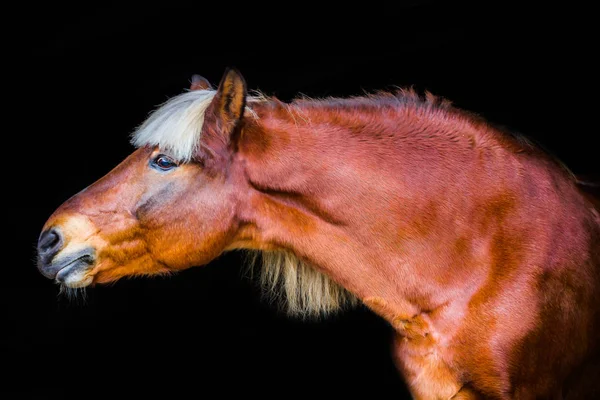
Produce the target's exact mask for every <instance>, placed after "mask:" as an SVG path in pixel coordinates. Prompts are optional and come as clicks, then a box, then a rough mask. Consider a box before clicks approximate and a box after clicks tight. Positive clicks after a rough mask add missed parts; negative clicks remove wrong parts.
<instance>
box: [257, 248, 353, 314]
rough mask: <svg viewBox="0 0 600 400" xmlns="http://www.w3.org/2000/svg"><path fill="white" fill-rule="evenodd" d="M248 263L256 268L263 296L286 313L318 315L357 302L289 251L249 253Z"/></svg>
mask: <svg viewBox="0 0 600 400" xmlns="http://www.w3.org/2000/svg"><path fill="white" fill-rule="evenodd" d="M249 265H250V267H258V268H260V283H261V286H262V288H263V295H264V296H265V297H267V298H268V299H269V300H271V301H273V302H275V303H277V305H279V306H280V307H281V308H283V309H284V310H285V311H286V312H287V314H288V315H291V316H299V317H302V318H309V317H319V316H324V315H327V314H331V313H334V312H337V311H339V310H341V309H343V308H345V307H346V306H355V305H356V304H358V299H357V298H356V297H355V296H354V295H353V294H351V293H350V292H348V291H347V290H346V289H344V288H343V287H341V286H340V285H338V284H337V283H335V282H334V281H332V280H331V278H329V277H328V276H327V275H325V274H323V273H322V272H320V271H318V270H317V269H315V267H313V266H312V265H310V264H308V263H306V262H304V261H301V260H300V259H299V258H298V257H296V256H295V255H294V254H293V253H291V252H289V251H255V252H251V253H250V262H249Z"/></svg>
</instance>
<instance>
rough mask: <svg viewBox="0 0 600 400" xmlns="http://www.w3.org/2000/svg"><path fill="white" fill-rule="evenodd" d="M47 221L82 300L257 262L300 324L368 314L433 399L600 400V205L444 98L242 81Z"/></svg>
mask: <svg viewBox="0 0 600 400" xmlns="http://www.w3.org/2000/svg"><path fill="white" fill-rule="evenodd" d="M131 141H132V143H133V145H135V147H136V150H135V151H134V152H133V153H132V154H131V155H129V156H128V157H127V158H126V159H125V160H124V161H122V162H121V163H120V164H119V165H118V166H116V167H115V168H114V169H113V170H112V171H111V172H109V173H108V174H107V175H106V176H104V177H102V178H101V179H99V180H98V181H97V182H95V183H93V184H92V185H91V186H89V187H87V188H86V189H84V190H83V191H81V192H79V193H78V194H76V195H75V196H73V197H72V198H70V199H68V200H67V201H66V202H65V203H63V204H62V205H61V206H60V207H59V208H58V209H57V210H56V211H55V212H54V213H53V214H52V215H51V216H50V218H49V219H48V221H47V222H46V223H45V225H44V226H43V228H42V233H41V235H40V237H39V242H38V248H37V250H38V269H39V271H40V272H41V273H42V274H43V275H44V276H46V277H47V278H50V279H53V280H54V281H55V282H57V283H58V284H60V285H61V287H66V288H83V287H87V286H93V285H97V284H105V283H108V282H114V281H116V280H118V279H119V278H122V277H125V276H150V275H161V274H172V273H176V272H177V271H181V270H184V269H187V268H190V267H193V266H202V265H206V264H208V263H210V262H211V260H214V259H215V258H216V257H218V256H219V255H221V254H223V253H225V252H229V251H233V250H245V251H248V252H250V253H251V254H253V255H254V256H255V257H254V259H255V260H256V266H257V269H258V271H259V272H260V274H259V276H260V278H259V280H260V282H261V283H262V285H263V287H264V289H265V292H266V293H271V294H272V295H273V296H276V297H277V298H279V299H283V301H284V307H285V309H286V310H287V312H288V313H289V314H290V315H296V316H299V317H301V318H310V317H315V316H324V315H328V314H331V313H335V312H338V311H340V310H343V309H348V308H350V307H353V306H356V305H364V306H366V307H368V308H369V309H370V310H372V311H373V312H374V313H376V314H377V315H379V316H380V317H381V318H383V319H385V320H386V321H387V322H388V323H389V325H390V326H391V329H392V330H393V333H394V335H393V336H394V339H393V346H392V348H393V359H394V362H395V365H396V367H397V370H398V372H399V375H400V376H401V377H402V379H403V380H404V382H405V383H406V385H407V386H408V388H409V390H410V393H411V395H412V396H413V398H415V399H482V398H490V399H508V398H514V399H534V398H552V399H561V398H565V399H579V398H592V397H594V396H599V395H600V384H599V381H600V379H598V377H600V345H599V343H600V340H598V339H599V338H600V246H599V244H600V213H599V210H600V203H599V202H598V199H597V198H595V197H594V196H589V195H588V194H586V193H585V192H584V191H583V190H582V188H581V185H579V184H578V181H577V179H576V177H575V176H574V174H572V173H571V172H570V171H569V169H568V168H567V167H566V166H564V165H563V164H562V163H561V162H560V161H559V160H557V158H556V157H554V156H552V155H550V154H549V153H548V152H546V151H544V150H543V149H541V147H540V146H538V145H535V144H533V143H532V142H531V141H529V140H527V139H525V138H524V137H522V136H519V135H516V134H513V133H511V132H509V131H507V130H506V129H503V128H499V127H497V126H495V125H494V124H492V123H490V122H487V121H486V120H485V119H484V118H483V117H481V116H479V115H477V114H474V113H470V112H468V111H464V110H461V109H459V108H457V107H455V106H453V105H452V104H451V103H450V102H449V101H447V100H445V99H443V98H441V97H437V96H434V95H432V94H430V93H429V92H426V93H424V94H420V93H417V92H416V91H415V90H412V89H410V90H405V89H395V90H394V91H382V92H375V93H370V94H363V95H361V96H355V97H344V98H322V99H312V98H308V97H299V98H296V99H294V100H292V101H288V102H283V101H281V100H279V99H277V98H276V97H273V96H267V95H265V94H262V93H259V92H251V91H249V90H248V88H247V84H246V82H245V80H244V78H243V76H242V75H241V73H240V72H239V71H238V70H236V69H233V68H229V69H226V71H225V73H224V74H223V76H222V78H221V81H220V83H219V84H218V86H217V87H216V89H215V88H214V86H212V85H211V84H210V83H209V82H208V81H207V80H206V79H204V78H203V77H201V76H194V78H193V79H192V83H191V86H190V87H189V88H188V89H187V90H185V91H184V92H183V93H181V94H179V95H176V96H174V97H172V98H171V99H169V100H168V101H166V102H165V103H163V104H162V105H160V106H158V107H157V108H156V109H155V110H154V111H153V112H152V113H151V114H150V115H149V116H148V118H147V119H146V120H145V121H144V122H143V123H141V124H140V125H139V126H138V127H137V128H136V129H135V131H134V132H133V134H132V138H131Z"/></svg>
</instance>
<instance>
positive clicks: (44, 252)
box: [38, 228, 63, 260]
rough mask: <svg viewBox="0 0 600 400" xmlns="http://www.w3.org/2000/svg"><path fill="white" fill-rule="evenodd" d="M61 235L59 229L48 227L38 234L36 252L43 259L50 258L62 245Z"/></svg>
mask: <svg viewBox="0 0 600 400" xmlns="http://www.w3.org/2000/svg"><path fill="white" fill-rule="evenodd" d="M62 242H63V241H62V236H61V234H60V231H58V230H57V229H54V228H50V229H48V230H46V231H44V232H42V235H41V236H40V240H39V241H38V253H39V254H40V255H41V256H43V257H44V258H45V259H47V260H50V259H52V257H53V256H54V255H55V254H56V253H58V251H59V250H60V248H61V246H62Z"/></svg>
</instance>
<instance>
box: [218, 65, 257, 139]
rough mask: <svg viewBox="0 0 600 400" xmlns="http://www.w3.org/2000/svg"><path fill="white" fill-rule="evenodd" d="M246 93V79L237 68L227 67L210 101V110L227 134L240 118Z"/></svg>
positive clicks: (244, 105)
mask: <svg viewBox="0 0 600 400" xmlns="http://www.w3.org/2000/svg"><path fill="white" fill-rule="evenodd" d="M247 95H248V90H247V88H246V81H245V80H244V78H243V77H242V75H241V74H240V73H239V71H238V70H236V69H234V68H228V69H227V70H226V71H225V73H224V74H223V78H222V79H221V83H219V87H218V88H217V93H216V94H215V97H214V98H213V100H212V103H211V108H212V112H213V113H214V115H215V116H216V117H217V118H218V119H220V120H221V123H222V124H223V125H222V126H223V128H225V130H227V131H228V132H226V133H227V134H231V133H232V131H233V129H234V128H235V127H236V125H237V123H238V122H239V121H240V120H241V119H242V117H243V115H244V108H245V107H246V96H247Z"/></svg>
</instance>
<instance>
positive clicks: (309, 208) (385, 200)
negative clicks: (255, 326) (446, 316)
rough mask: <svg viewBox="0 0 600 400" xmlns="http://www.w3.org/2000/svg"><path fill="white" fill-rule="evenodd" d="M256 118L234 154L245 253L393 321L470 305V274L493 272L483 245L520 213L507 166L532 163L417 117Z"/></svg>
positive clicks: (339, 111) (480, 276) (472, 132)
mask: <svg viewBox="0 0 600 400" xmlns="http://www.w3.org/2000/svg"><path fill="white" fill-rule="evenodd" d="M258 115H259V119H258V120H257V122H256V123H255V124H251V125H250V126H248V127H247V129H246V130H245V132H244V134H243V135H242V141H241V143H240V147H239V149H240V152H239V153H240V157H241V158H242V159H243V161H244V162H243V164H244V166H245V167H244V168H245V172H244V174H245V176H246V177H247V179H248V182H249V184H250V186H251V187H252V190H251V193H252V195H251V196H250V197H249V199H248V201H247V202H246V205H247V207H246V209H245V215H244V217H243V218H244V219H246V220H247V221H246V222H249V225H251V226H253V227H254V228H253V229H254V230H253V232H252V236H253V238H254V240H255V242H257V243H255V244H254V246H256V247H258V248H267V249H271V248H284V249H286V250H290V251H292V252H293V253H295V254H296V255H298V256H299V257H301V258H302V259H305V260H308V261H309V262H310V263H312V264H313V265H316V266H317V267H318V268H320V269H322V270H323V271H324V272H325V273H326V274H327V275H329V276H330V277H332V278H333V279H334V280H336V281H337V282H338V283H340V284H341V285H342V286H344V287H346V288H347V289H349V290H350V291H352V292H353V293H354V294H356V295H357V296H358V297H359V298H362V299H363V300H364V299H372V298H378V299H379V298H381V299H385V303H386V304H392V305H393V306H389V307H391V308H393V309H394V310H396V311H394V312H393V313H394V314H398V313H400V314H411V315H415V314H418V313H419V312H420V310H424V309H428V310H432V309H436V308H437V307H440V306H441V305H443V304H446V303H447V302H448V301H450V300H449V299H450V298H456V297H461V296H462V297H463V298H468V297H470V296H471V295H472V291H473V290H476V288H477V287H479V286H480V285H481V284H482V282H483V281H484V280H485V279H486V276H487V275H488V273H489V271H487V270H486V269H484V268H478V269H474V268H473V265H474V264H476V263H479V264H483V265H485V264H490V263H491V262H492V261H490V259H489V257H491V256H490V254H489V252H488V251H487V250H486V249H487V248H488V247H489V246H490V243H492V242H491V241H492V239H491V238H493V237H495V236H494V235H496V234H497V231H498V229H499V228H498V226H501V225H503V224H504V225H506V226H508V224H512V221H509V217H508V215H509V214H510V213H511V212H512V211H513V210H514V209H515V208H517V207H519V206H520V205H517V204H516V201H517V200H516V197H515V196H516V195H515V193H513V190H516V189H515V188H516V187H517V186H518V182H516V181H515V180H514V176H515V175H516V172H515V168H518V167H519V165H521V163H527V162H529V161H527V159H526V158H522V159H518V154H517V153H516V152H514V151H513V150H514V149H513V148H512V147H511V146H512V144H511V146H508V145H506V144H504V145H503V144H502V142H501V141H500V140H496V139H494V137H493V136H492V135H490V133H489V129H488V127H486V126H484V125H482V124H477V123H472V122H471V121H469V120H466V119H464V118H457V117H456V118H455V117H453V116H451V115H448V114H443V113H434V112H433V110H429V111H428V110H426V109H419V108H412V109H411V108H409V107H407V108H404V109H399V110H397V109H391V108H383V109H377V108H375V107H355V108H352V109H349V108H347V107H343V108H336V107H321V108H320V107H313V106H309V107H302V106H291V107H290V106H284V105H276V106H272V105H270V106H268V107H264V108H263V109H258ZM474 153H476V154H477V155H476V156H474ZM521 167H522V165H521ZM532 169H533V170H536V171H538V169H535V168H532ZM521 172H522V171H521ZM540 176H541V175H540ZM544 179H545V178H544ZM548 179H550V178H548ZM542 185H543V182H542ZM552 201H555V199H554V198H553V199H552ZM548 204H551V202H549V203H548ZM474 225H476V226H477V227H478V228H477V229H474V228H473V226H474ZM492 245H493V243H492ZM500 245H502V246H513V245H514V246H516V247H519V246H520V244H519V243H512V242H511V243H505V242H503V243H499V244H498V246H500ZM515 254H517V252H515ZM500 256H501V257H504V258H506V259H505V260H504V262H506V263H515V264H516V263H518V262H519V261H520V260H517V259H516V258H515V257H513V256H510V255H507V254H501V255H499V257H500ZM398 310H401V311H398ZM380 313H384V312H380Z"/></svg>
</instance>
